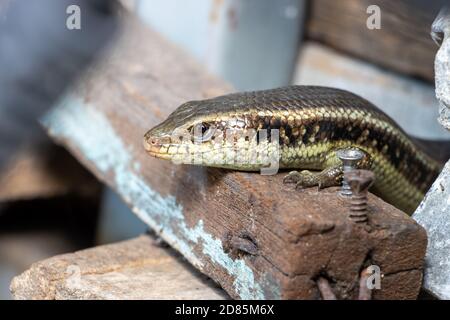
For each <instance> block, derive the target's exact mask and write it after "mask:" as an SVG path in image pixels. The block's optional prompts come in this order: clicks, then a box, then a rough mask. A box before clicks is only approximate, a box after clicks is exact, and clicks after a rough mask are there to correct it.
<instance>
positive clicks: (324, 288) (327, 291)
mask: <svg viewBox="0 0 450 320" xmlns="http://www.w3.org/2000/svg"><path fill="white" fill-rule="evenodd" d="M317 288H318V289H319V292H320V295H321V296H322V299H323V300H337V298H336V295H335V294H334V292H333V289H331V286H330V283H329V282H328V280H327V279H325V278H324V277H319V278H318V279H317Z"/></svg>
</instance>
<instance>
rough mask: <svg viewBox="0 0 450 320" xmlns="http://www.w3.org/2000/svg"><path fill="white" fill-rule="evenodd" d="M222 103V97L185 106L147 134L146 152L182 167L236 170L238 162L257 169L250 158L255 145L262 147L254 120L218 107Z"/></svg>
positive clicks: (145, 139)
mask: <svg viewBox="0 0 450 320" xmlns="http://www.w3.org/2000/svg"><path fill="white" fill-rule="evenodd" d="M220 103H221V100H220V97H219V98H214V99H209V100H202V101H190V102H186V103H184V104H182V105H181V106H180V107H178V109H176V110H175V111H174V112H173V113H172V114H170V115H169V116H168V118H167V119H166V120H165V121H163V122H162V123H160V124H159V125H157V126H155V127H154V128H152V129H151V130H149V131H148V132H147V133H146V134H145V136H144V147H145V149H146V151H147V152H148V153H149V154H150V155H151V156H153V157H157V158H162V159H166V160H172V161H173V162H175V163H179V164H181V163H183V164H198V165H205V166H213V167H222V168H236V165H235V164H236V161H240V165H239V168H243V166H245V167H246V168H245V169H247V170H252V169H254V170H257V169H258V166H256V167H255V164H254V163H252V162H251V161H250V160H249V157H250V156H252V154H254V153H255V150H256V145H258V146H262V144H260V143H257V141H256V140H257V139H256V131H255V130H254V129H251V128H253V127H254V126H253V125H252V123H251V122H252V119H251V117H249V116H248V113H247V115H246V113H245V112H242V109H241V112H240V113H239V114H237V112H236V111H235V110H233V108H227V107H225V106H224V105H223V104H222V105H221V106H220V107H218V106H217V104H220ZM228 105H229V104H228ZM234 109H236V108H234ZM252 143H253V144H254V146H253V147H252ZM250 153H252V154H250Z"/></svg>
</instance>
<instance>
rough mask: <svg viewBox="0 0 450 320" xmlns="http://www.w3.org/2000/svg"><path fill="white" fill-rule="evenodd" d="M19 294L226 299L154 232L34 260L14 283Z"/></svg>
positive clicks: (57, 297)
mask: <svg viewBox="0 0 450 320" xmlns="http://www.w3.org/2000/svg"><path fill="white" fill-rule="evenodd" d="M11 292H12V294H13V297H14V298H15V299H33V300H37V299H38V300H43V299H45V300H61V299H76V300H79V299H108V300H130V299H199V300H203V299H226V298H227V295H226V293H225V292H223V291H222V290H221V289H220V288H218V287H217V286H216V285H215V284H214V283H213V282H212V281H211V280H210V279H207V278H206V277H205V276H203V275H202V274H199V273H198V272H197V271H196V270H195V269H193V268H192V267H191V266H189V265H188V264H187V263H186V262H185V261H183V260H182V259H181V257H180V256H178V255H176V254H175V253H174V252H171V250H167V248H164V246H163V245H161V244H159V242H158V241H156V240H155V239H154V238H153V237H150V236H140V237H138V238H135V239H132V240H128V241H124V242H119V243H115V244H111V245H106V246H100V247H95V248H92V249H87V250H82V251H78V252H75V253H70V254H64V255H59V256H55V257H53V258H50V259H47V260H43V261H41V262H38V263H35V264H33V265H32V266H31V268H30V269H29V270H27V271H25V272H24V273H22V274H21V275H19V276H17V277H15V278H14V279H13V281H12V283H11Z"/></svg>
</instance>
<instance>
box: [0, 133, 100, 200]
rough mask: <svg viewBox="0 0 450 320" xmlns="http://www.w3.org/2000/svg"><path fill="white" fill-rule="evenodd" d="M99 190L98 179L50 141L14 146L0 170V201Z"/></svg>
mask: <svg viewBox="0 0 450 320" xmlns="http://www.w3.org/2000/svg"><path fill="white" fill-rule="evenodd" d="M99 192H100V184H99V183H98V181H97V180H96V179H95V178H94V177H93V176H92V175H91V174H90V173H89V172H88V171H87V170H86V169H85V168H83V167H82V166H80V164H79V163H78V162H77V161H76V160H75V159H74V158H73V157H72V156H71V155H70V154H69V153H68V152H67V151H66V150H64V149H62V148H61V147H57V146H56V145H54V144H53V143H52V142H51V141H48V142H44V143H40V144H39V145H36V146H26V147H23V148H21V149H19V150H17V152H16V154H15V155H14V156H13V157H11V161H9V162H8V163H7V164H6V165H5V166H2V167H1V170H0V202H10V201H18V200H32V199H41V198H52V197H57V196H63V195H67V194H77V195H82V196H97V195H99Z"/></svg>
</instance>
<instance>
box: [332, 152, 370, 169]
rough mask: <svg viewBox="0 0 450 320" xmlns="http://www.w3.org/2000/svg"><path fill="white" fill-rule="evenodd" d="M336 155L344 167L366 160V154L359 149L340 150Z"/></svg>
mask: <svg viewBox="0 0 450 320" xmlns="http://www.w3.org/2000/svg"><path fill="white" fill-rule="evenodd" d="M336 155H337V157H338V158H339V159H340V160H341V161H342V163H343V165H344V166H351V165H353V164H355V163H357V162H358V161H360V160H362V158H364V152H363V151H361V150H359V149H357V148H347V149H340V150H338V151H336Z"/></svg>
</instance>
